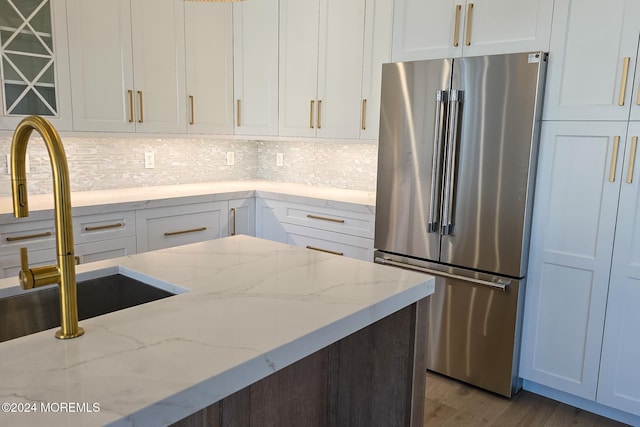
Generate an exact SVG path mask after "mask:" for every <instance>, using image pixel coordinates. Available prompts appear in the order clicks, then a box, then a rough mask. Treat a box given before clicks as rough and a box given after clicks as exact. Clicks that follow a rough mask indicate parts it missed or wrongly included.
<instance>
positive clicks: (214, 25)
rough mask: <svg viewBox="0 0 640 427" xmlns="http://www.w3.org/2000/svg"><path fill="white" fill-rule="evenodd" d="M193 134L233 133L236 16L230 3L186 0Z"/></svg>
mask: <svg viewBox="0 0 640 427" xmlns="http://www.w3.org/2000/svg"><path fill="white" fill-rule="evenodd" d="M184 6H185V32H186V69H187V101H188V104H187V110H188V123H189V125H188V127H187V132H189V133H215V134H232V133H233V28H232V26H233V18H232V10H233V9H232V7H231V5H230V4H226V3H218V4H216V3H199V2H185V3H184Z"/></svg>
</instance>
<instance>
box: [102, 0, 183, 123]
mask: <svg viewBox="0 0 640 427" xmlns="http://www.w3.org/2000/svg"><path fill="white" fill-rule="evenodd" d="M107 1H110V0H107ZM131 21H132V35H133V58H134V61H133V76H134V86H135V90H136V94H135V102H136V110H137V116H136V119H137V123H136V128H137V130H138V131H140V132H174V133H176V132H177V133H184V132H185V131H186V123H187V120H186V119H187V114H186V105H187V103H186V102H185V100H186V94H185V76H184V74H185V69H184V64H185V52H184V49H185V44H184V37H185V34H184V2H182V1H176V0H132V2H131Z"/></svg>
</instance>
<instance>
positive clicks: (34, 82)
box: [0, 0, 72, 130]
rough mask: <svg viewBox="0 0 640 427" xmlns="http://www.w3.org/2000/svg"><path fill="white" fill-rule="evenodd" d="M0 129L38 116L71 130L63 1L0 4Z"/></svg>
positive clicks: (65, 20)
mask: <svg viewBox="0 0 640 427" xmlns="http://www.w3.org/2000/svg"><path fill="white" fill-rule="evenodd" d="M0 28H1V30H0V130H14V129H15V128H16V126H17V125H18V123H19V122H20V121H21V120H22V119H23V118H24V117H25V116H28V115H32V114H35V115H40V116H44V117H45V118H46V119H47V120H49V121H50V122H51V123H52V124H53V125H54V126H55V127H56V128H57V129H58V130H72V111H71V89H70V79H69V56H68V54H69V52H68V44H67V14H66V10H65V3H64V1H57V0H35V1H15V0H14V1H12V2H11V3H10V2H8V1H3V2H0Z"/></svg>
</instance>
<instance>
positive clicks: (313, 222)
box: [266, 200, 374, 239]
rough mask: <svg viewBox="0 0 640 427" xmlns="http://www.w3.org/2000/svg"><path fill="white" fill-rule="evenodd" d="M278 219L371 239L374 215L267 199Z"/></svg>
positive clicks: (288, 222)
mask: <svg viewBox="0 0 640 427" xmlns="http://www.w3.org/2000/svg"><path fill="white" fill-rule="evenodd" d="M266 204H267V205H268V206H269V207H271V208H272V209H273V212H274V213H275V215H276V217H277V218H278V220H279V221H280V222H281V223H283V224H296V225H301V226H304V227H310V228H316V229H319V230H326V231H333V232H337V233H344V234H350V235H353V236H360V237H365V238H369V239H373V232H374V216H373V214H371V213H362V212H352V211H346V210H341V209H334V208H325V207H318V206H309V205H303V204H297V203H287V202H279V201H274V200H267V201H266Z"/></svg>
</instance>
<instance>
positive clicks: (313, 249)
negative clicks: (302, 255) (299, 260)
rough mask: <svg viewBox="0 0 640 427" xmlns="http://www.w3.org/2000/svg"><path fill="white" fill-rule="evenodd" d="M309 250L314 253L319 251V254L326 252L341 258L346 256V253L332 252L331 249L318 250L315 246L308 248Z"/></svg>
mask: <svg viewBox="0 0 640 427" xmlns="http://www.w3.org/2000/svg"><path fill="white" fill-rule="evenodd" d="M307 249H311V250H312V251H318V252H326V253H328V254H333V255H339V256H343V255H344V253H342V252H337V251H331V250H329V249H322V248H316V247H315V246H307Z"/></svg>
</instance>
